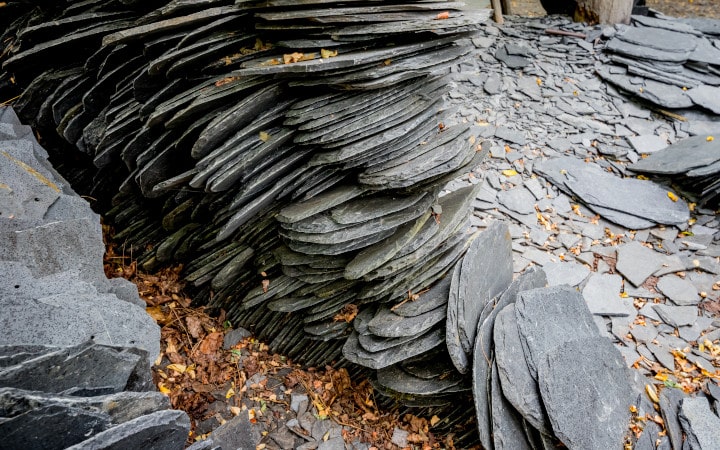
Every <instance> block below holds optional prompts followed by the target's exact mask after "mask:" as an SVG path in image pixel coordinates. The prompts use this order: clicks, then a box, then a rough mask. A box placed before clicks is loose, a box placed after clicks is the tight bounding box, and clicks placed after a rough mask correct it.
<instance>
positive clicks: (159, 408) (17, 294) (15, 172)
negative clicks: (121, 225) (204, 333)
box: [0, 108, 190, 449]
mask: <svg viewBox="0 0 720 450" xmlns="http://www.w3.org/2000/svg"><path fill="white" fill-rule="evenodd" d="M0 157H2V158H3V162H2V163H1V164H0V179H2V180H3V181H2V185H1V187H0V242H2V243H3V245H2V246H0V308H2V311H3V313H2V315H1V316H0V430H2V433H3V434H4V438H3V444H2V446H3V448H48V449H64V448H69V447H72V448H110V447H113V448H118V446H121V447H124V448H142V447H146V446H148V445H153V447H154V448H162V449H177V448H182V446H183V444H184V443H185V439H186V437H187V434H188V431H189V430H190V420H189V418H188V416H187V414H185V413H184V412H182V411H173V410H170V409H169V408H170V402H169V399H168V398H167V397H166V396H164V395H163V394H161V393H159V392H154V389H155V386H154V384H153V382H152V378H151V373H150V366H151V364H152V363H153V361H154V360H155V358H156V357H157V355H158V354H159V352H160V348H159V339H160V330H159V327H158V326H157V325H156V324H155V323H154V321H153V320H152V319H151V318H150V317H149V316H148V315H147V314H146V313H145V311H144V309H143V307H142V306H144V302H142V301H141V300H140V298H139V297H138V293H137V288H135V286H134V285H133V284H131V283H130V282H128V281H126V280H124V279H114V280H108V279H107V278H105V274H104V273H103V267H102V263H103V260H102V257H103V253H104V249H105V245H104V243H103V240H102V233H101V230H100V218H99V217H98V216H97V215H96V214H95V213H93V212H92V210H91V209H90V205H89V204H88V203H87V202H86V201H85V200H83V199H81V198H80V197H79V196H77V194H75V192H73V191H72V189H71V188H70V186H69V184H68V183H67V181H65V180H64V179H63V178H62V177H61V176H60V175H59V174H58V173H57V172H56V171H55V170H54V169H53V168H52V167H51V166H50V163H49V162H48V161H47V152H45V150H44V149H43V148H42V147H41V146H40V145H39V144H38V143H37V141H36V140H35V137H34V135H33V133H32V130H31V129H30V127H29V126H26V125H22V124H21V123H20V121H19V119H18V118H17V116H16V115H15V113H14V112H13V110H12V109H10V108H0Z"/></svg>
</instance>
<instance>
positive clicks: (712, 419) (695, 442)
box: [678, 397, 720, 450]
mask: <svg viewBox="0 0 720 450" xmlns="http://www.w3.org/2000/svg"><path fill="white" fill-rule="evenodd" d="M678 417H679V418H680V425H682V429H683V431H684V432H685V434H686V436H687V442H688V444H689V446H690V449H692V450H708V449H711V450H714V449H717V448H718V444H720V418H718V416H716V415H715V414H714V413H713V412H712V410H711V409H710V403H709V402H708V399H707V398H706V397H694V398H685V399H683V401H682V403H681V404H680V412H679V414H678Z"/></svg>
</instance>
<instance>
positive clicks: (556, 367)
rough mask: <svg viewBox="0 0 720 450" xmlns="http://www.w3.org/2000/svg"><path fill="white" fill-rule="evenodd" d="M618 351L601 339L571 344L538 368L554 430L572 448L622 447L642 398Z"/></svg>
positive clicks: (556, 350) (551, 353)
mask: <svg viewBox="0 0 720 450" xmlns="http://www.w3.org/2000/svg"><path fill="white" fill-rule="evenodd" d="M631 379H632V377H631V374H630V371H629V369H628V368H627V367H626V366H625V363H624V361H623V359H622V357H621V356H620V353H619V352H618V350H617V349H615V347H614V346H613V345H612V343H610V341H609V340H607V339H604V338H599V337H594V338H593V337H589V338H580V339H574V340H570V341H566V342H564V343H561V344H560V345H558V346H556V347H555V348H553V349H552V350H550V351H548V352H547V353H546V354H545V355H544V358H542V359H541V360H540V363H539V364H538V383H539V385H540V393H541V395H542V399H543V404H544V405H545V408H546V411H547V414H548V416H549V417H550V422H551V423H552V429H553V432H554V433H555V435H556V436H557V437H558V438H559V439H560V440H561V441H562V442H563V444H565V445H566V446H567V447H568V448H569V449H590V448H598V449H599V448H607V449H610V448H618V447H620V446H622V443H623V436H624V435H625V433H626V432H627V427H628V423H629V422H628V421H629V420H630V410H629V408H630V405H631V404H632V402H633V398H634V397H635V395H636V393H635V392H634V390H633V388H632V384H631Z"/></svg>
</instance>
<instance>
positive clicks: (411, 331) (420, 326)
mask: <svg viewBox="0 0 720 450" xmlns="http://www.w3.org/2000/svg"><path fill="white" fill-rule="evenodd" d="M446 310H447V308H446V307H445V306H444V305H441V306H439V307H437V308H435V309H433V310H430V311H428V312H426V313H424V314H420V315H417V316H413V317H403V316H400V315H398V314H395V313H394V312H393V311H391V310H390V308H383V309H380V310H379V311H378V312H377V314H375V317H373V319H372V320H371V321H370V323H369V324H368V327H369V329H370V332H371V333H373V334H375V335H377V336H380V337H387V338H397V337H403V336H418V335H420V334H421V333H423V332H425V331H426V330H428V329H430V327H432V326H433V325H435V324H436V323H438V322H440V321H442V320H443V319H445V314H446Z"/></svg>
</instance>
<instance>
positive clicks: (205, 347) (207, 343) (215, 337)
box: [199, 331, 223, 355]
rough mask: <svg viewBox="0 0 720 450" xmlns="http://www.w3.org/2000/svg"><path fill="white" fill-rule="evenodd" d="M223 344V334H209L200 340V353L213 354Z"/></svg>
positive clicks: (217, 332)
mask: <svg viewBox="0 0 720 450" xmlns="http://www.w3.org/2000/svg"><path fill="white" fill-rule="evenodd" d="M222 343H223V334H222V333H221V332H219V331H216V332H214V333H210V334H208V335H207V336H205V339H203V340H202V342H201V343H200V347H199V350H200V353H204V354H206V355H208V354H211V353H215V352H216V351H218V350H219V349H220V347H221V346H222Z"/></svg>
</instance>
